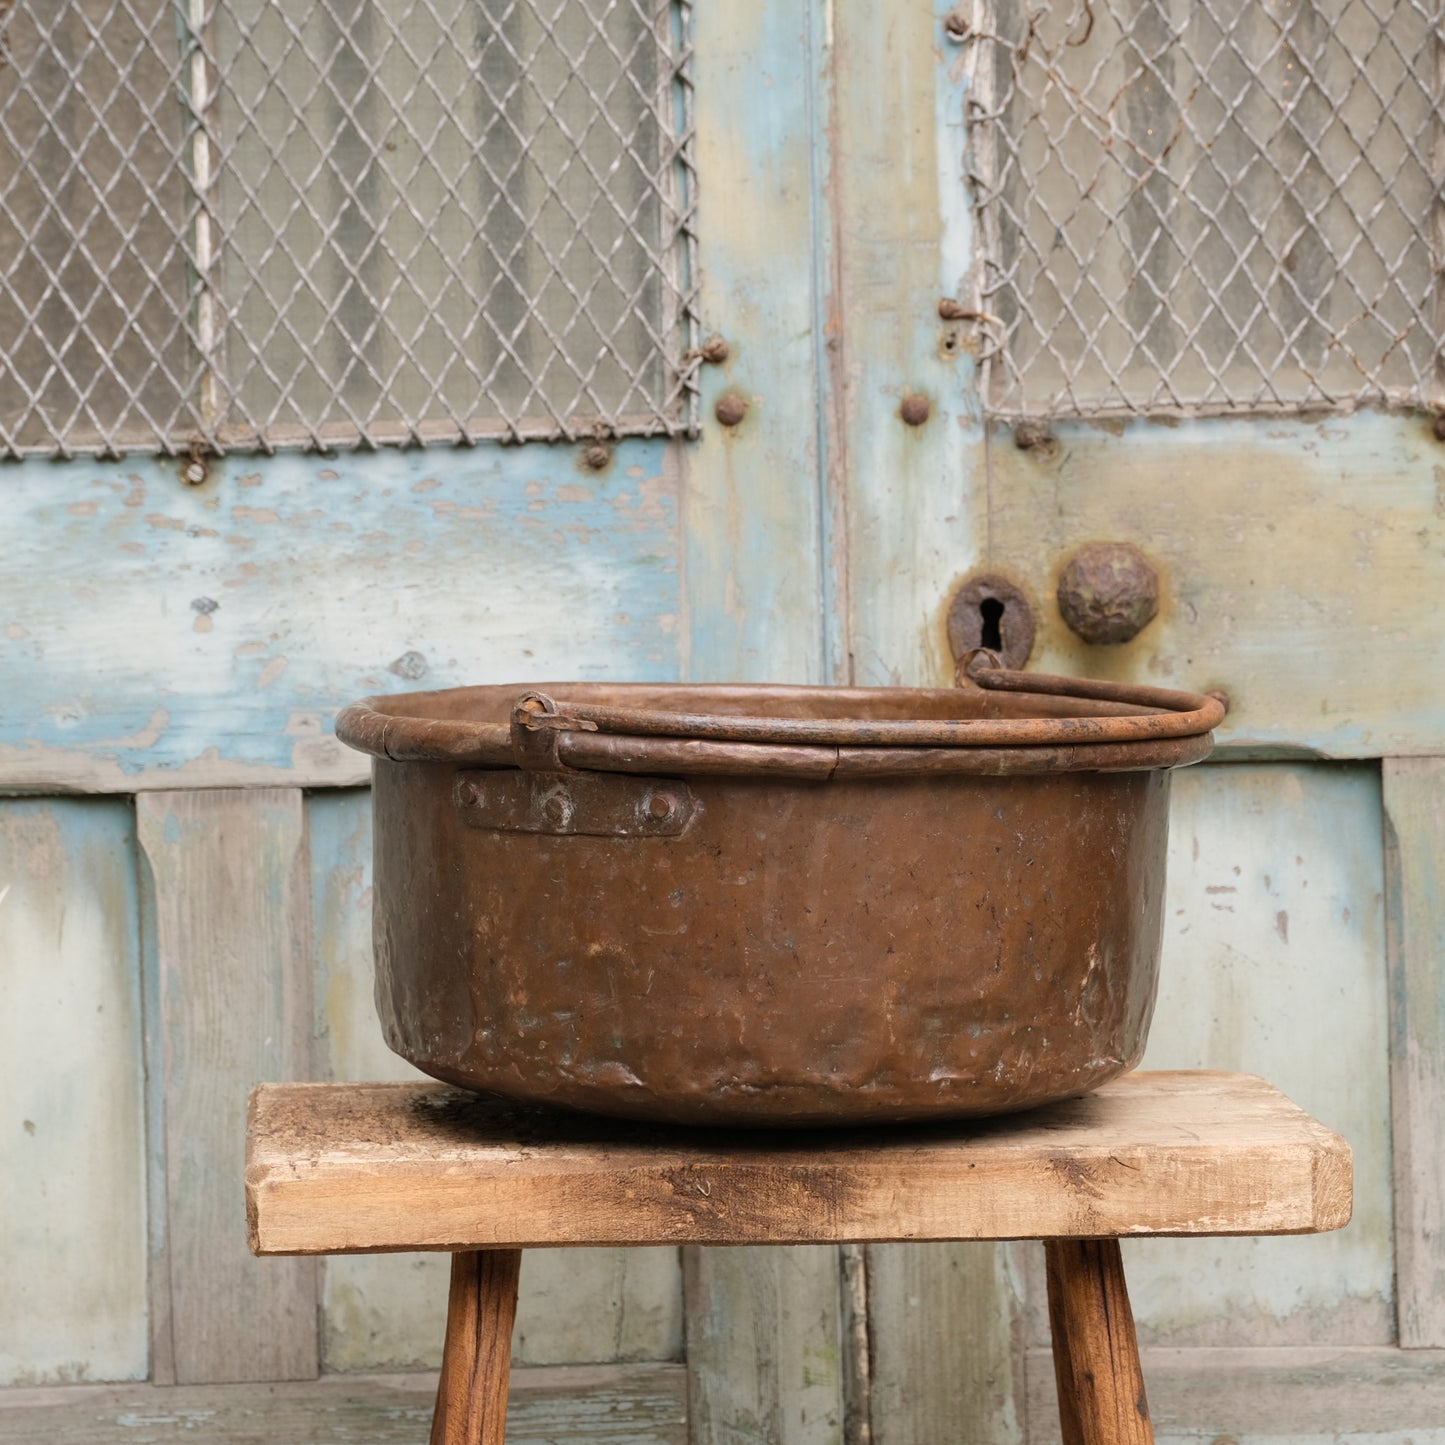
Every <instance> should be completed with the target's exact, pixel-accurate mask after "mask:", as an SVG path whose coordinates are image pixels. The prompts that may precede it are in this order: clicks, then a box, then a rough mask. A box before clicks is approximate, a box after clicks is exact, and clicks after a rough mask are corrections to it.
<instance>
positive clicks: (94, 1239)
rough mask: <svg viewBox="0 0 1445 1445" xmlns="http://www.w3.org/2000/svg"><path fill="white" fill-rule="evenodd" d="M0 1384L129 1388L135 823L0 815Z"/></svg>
mask: <svg viewBox="0 0 1445 1445" xmlns="http://www.w3.org/2000/svg"><path fill="white" fill-rule="evenodd" d="M0 978H3V979H4V1006H3V1008H0V1140H3V1144H0V1221H3V1223H0V1281H3V1284H0V1384H6V1385H16V1384H23V1385H39V1384H46V1383H51V1382H56V1381H66V1380H126V1379H139V1378H143V1377H144V1376H145V1374H146V1365H147V1352H148V1332H147V1325H146V1318H147V1311H146V1174H145V1094H144V1082H143V1074H142V1069H141V999H140V944H139V933H138V925H137V904H136V884H135V823H134V818H133V816H132V814H131V810H130V806H129V804H128V803H127V802H126V801H125V800H123V799H115V800H109V799H96V800H89V799H85V800H82V799H74V800H58V799H44V800H34V801H30V800H21V799H0Z"/></svg>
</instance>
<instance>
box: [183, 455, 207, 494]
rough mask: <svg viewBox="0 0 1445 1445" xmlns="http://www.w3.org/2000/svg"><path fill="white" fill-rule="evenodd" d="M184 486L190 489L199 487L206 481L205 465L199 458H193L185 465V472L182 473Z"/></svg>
mask: <svg viewBox="0 0 1445 1445" xmlns="http://www.w3.org/2000/svg"><path fill="white" fill-rule="evenodd" d="M182 475H183V476H184V477H185V480H186V484H187V485H188V486H192V487H199V486H200V485H201V483H202V482H204V481H205V480H206V464H205V462H203V461H202V460H201V459H200V458H199V457H195V458H193V459H192V460H191V461H189V462H187V463H186V468H185V471H184V472H183V473H182Z"/></svg>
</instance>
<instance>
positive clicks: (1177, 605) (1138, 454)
mask: <svg viewBox="0 0 1445 1445" xmlns="http://www.w3.org/2000/svg"><path fill="white" fill-rule="evenodd" d="M1053 434H1054V437H1055V439H1056V441H1057V446H1056V447H1055V448H1052V449H1047V448H1038V447H1035V448H1031V449H1029V450H1027V451H1021V450H1019V449H1018V448H1017V447H1015V446H1014V445H1013V442H1012V435H1011V433H1010V432H1009V431H1008V430H1007V429H1000V430H998V431H996V432H995V433H994V436H993V438H992V441H991V445H990V451H989V465H990V476H989V488H988V506H987V508H985V509H981V511H980V512H979V514H978V515H977V517H976V518H975V525H976V527H977V529H978V535H979V537H980V543H981V545H982V546H984V547H985V550H986V553H987V557H988V560H989V562H990V564H991V565H995V566H998V567H1000V568H1002V569H1003V570H1004V571H1006V572H1008V573H1010V574H1012V575H1013V576H1014V577H1015V578H1016V579H1017V580H1018V582H1019V583H1020V585H1021V586H1023V587H1024V589H1025V590H1026V591H1028V592H1030V593H1031V595H1032V596H1033V598H1034V601H1035V607H1034V613H1035V616H1036V617H1037V619H1038V621H1039V641H1038V643H1037V645H1036V647H1035V649H1034V655H1033V660H1032V662H1031V663H1030V666H1031V667H1034V668H1036V669H1038V670H1040V671H1047V672H1064V673H1074V674H1086V675H1090V676H1096V677H1109V678H1119V679H1123V678H1132V679H1135V680H1138V681H1149V682H1154V683H1158V684H1161V685H1163V686H1167V687H1186V686H1187V687H1195V688H1199V689H1200V690H1203V689H1207V688H1213V687H1223V688H1224V689H1225V690H1226V691H1227V692H1228V693H1229V695H1230V699H1231V713H1230V716H1229V719H1228V720H1227V722H1226V724H1225V726H1224V727H1223V728H1222V729H1221V731H1220V734H1219V736H1220V741H1221V743H1223V744H1224V745H1225V746H1229V747H1236V748H1243V747H1252V748H1254V749H1256V750H1273V749H1290V748H1294V749H1301V750H1307V751H1312V752H1316V753H1318V754H1320V755H1323V756H1327V757H1339V758H1353V757H1380V756H1390V755H1395V756H1398V755H1401V754H1408V753H1438V752H1445V682H1442V679H1445V607H1442V606H1441V605H1439V604H1440V599H1441V598H1445V445H1442V444H1441V443H1440V442H1438V441H1436V440H1435V438H1434V435H1433V433H1432V431H1431V429H1430V427H1429V425H1428V422H1427V421H1426V420H1424V419H1421V418H1418V417H1399V416H1381V415H1360V416H1353V417H1347V418H1333V419H1330V420H1327V421H1319V420H1314V421H1310V420H1271V421H1263V420H1259V421H1251V420H1247V419H1242V420H1213V421H1199V422H1191V423H1183V424H1179V425H1177V426H1167V427H1166V426H1160V425H1151V424H1148V423H1137V424H1135V425H1133V426H1130V427H1127V428H1124V429H1123V430H1122V431H1121V433H1120V434H1118V435H1115V434H1113V432H1111V431H1110V430H1106V429H1104V428H1102V427H1095V426H1087V425H1084V424H1081V423H1074V424H1069V425H1056V426H1054V428H1053ZM1093 541H1128V542H1133V543H1135V544H1136V545H1137V546H1138V547H1139V548H1140V549H1141V550H1142V551H1143V552H1144V553H1145V555H1146V556H1147V557H1148V558H1149V560H1150V561H1151V562H1152V563H1153V564H1154V565H1155V567H1156V568H1157V570H1158V571H1159V574H1160V583H1161V586H1160V609H1159V616H1158V617H1157V618H1156V619H1155V620H1154V621H1153V622H1151V623H1150V624H1149V625H1148V626H1147V627H1145V628H1144V630H1143V631H1142V632H1141V633H1140V634H1139V635H1138V637H1137V638H1135V639H1134V641H1132V642H1129V643H1126V644H1123V645H1122V646H1113V647H1100V646H1090V645H1089V644H1088V643H1085V642H1083V641H1081V640H1080V639H1079V638H1077V637H1075V636H1074V635H1073V633H1071V632H1070V631H1069V630H1068V628H1067V627H1066V626H1065V625H1064V623H1063V621H1062V619H1061V618H1060V616H1059V611H1058V605H1057V603H1056V601H1055V597H1054V593H1055V589H1056V588H1057V585H1058V579H1059V574H1060V573H1061V571H1062V570H1063V568H1064V566H1065V564H1066V563H1067V561H1068V560H1069V557H1070V556H1071V555H1072V554H1073V552H1074V551H1075V550H1076V549H1077V548H1078V547H1080V546H1081V545H1082V544H1084V543H1086V542H1093ZM945 605H946V601H945V600H944V599H943V598H942V597H941V596H940V598H939V600H938V603H937V606H938V617H939V618H940V619H941V618H942V615H943V614H942V609H943V607H944V606H945ZM940 636H941V623H940ZM936 651H937V654H938V656H939V658H940V662H939V664H938V667H937V669H936V671H935V674H934V676H935V677H940V676H942V674H943V672H944V670H945V668H946V666H947V663H946V656H947V654H946V649H945V648H944V647H943V645H942V643H941V641H940V643H939V645H938V647H937V649H936Z"/></svg>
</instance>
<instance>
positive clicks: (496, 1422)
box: [431, 1249, 522, 1445]
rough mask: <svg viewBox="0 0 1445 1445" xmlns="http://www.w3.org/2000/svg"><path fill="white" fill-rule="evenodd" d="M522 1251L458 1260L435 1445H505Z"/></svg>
mask: <svg viewBox="0 0 1445 1445" xmlns="http://www.w3.org/2000/svg"><path fill="white" fill-rule="evenodd" d="M521 1268H522V1251H521V1250H520V1249H483V1250H472V1251H467V1252H464V1253H460V1254H454V1255H452V1285H451V1294H450V1295H449V1297H448V1299H447V1340H446V1345H445V1347H444V1348H443V1350H442V1376H441V1379H440V1380H439V1381H438V1382H437V1405H436V1411H435V1413H434V1414H433V1415H432V1422H431V1445H503V1442H504V1441H505V1439H506V1434H507V1386H508V1383H509V1377H510V1374H511V1368H512V1321H513V1320H514V1319H515V1318H516V1315H517V1276H518V1274H519V1273H520V1271H521Z"/></svg>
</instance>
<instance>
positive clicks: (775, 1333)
mask: <svg viewBox="0 0 1445 1445" xmlns="http://www.w3.org/2000/svg"><path fill="white" fill-rule="evenodd" d="M837 1254H838V1252H837V1250H836V1249H832V1248H826V1249H819V1248H812V1249H810V1248H795V1249H769V1248H765V1247H759V1248H743V1249H688V1250H687V1251H685V1254H684V1258H685V1261H686V1264H685V1270H684V1273H685V1278H686V1282H687V1283H686V1288H687V1371H688V1403H689V1410H690V1419H689V1434H688V1439H689V1441H690V1442H691V1445H733V1442H737V1441H757V1442H759V1445H761V1442H763V1441H766V1442H768V1445H840V1442H841V1440H842V1429H843V1388H842V1370H841V1354H842V1344H843V1342H842V1338H841V1329H840V1318H839V1308H838V1305H839V1300H838V1275H837V1268H836V1265H837Z"/></svg>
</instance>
